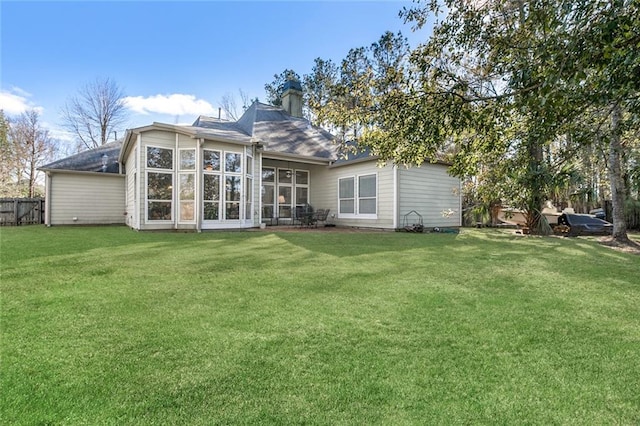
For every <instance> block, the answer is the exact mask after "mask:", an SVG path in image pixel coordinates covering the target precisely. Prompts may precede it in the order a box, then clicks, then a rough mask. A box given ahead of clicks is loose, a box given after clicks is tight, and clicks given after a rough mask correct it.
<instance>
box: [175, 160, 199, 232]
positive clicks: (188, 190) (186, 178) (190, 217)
mask: <svg viewBox="0 0 640 426" xmlns="http://www.w3.org/2000/svg"><path fill="white" fill-rule="evenodd" d="M179 153H180V154H179V162H178V170H179V173H178V206H179V207H178V211H179V214H178V219H179V220H180V222H193V221H194V220H195V219H196V217H195V193H196V175H195V169H196V150H195V149H181V150H180V151H179ZM185 171H186V172H185Z"/></svg>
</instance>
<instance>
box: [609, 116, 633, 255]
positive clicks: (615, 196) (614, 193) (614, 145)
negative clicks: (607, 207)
mask: <svg viewBox="0 0 640 426" xmlns="http://www.w3.org/2000/svg"><path fill="white" fill-rule="evenodd" d="M621 115H622V112H621V111H620V107H619V106H618V105H616V106H614V108H613V111H612V113H611V138H610V142H609V180H610V181H611V202H612V205H613V214H612V216H613V235H612V236H613V239H614V240H615V241H617V242H620V243H628V242H629V236H628V235H627V223H626V220H625V216H624V202H625V199H624V196H625V189H624V179H623V178H622V169H621V157H622V144H621V142H620V130H619V124H620V120H621V118H622V117H621Z"/></svg>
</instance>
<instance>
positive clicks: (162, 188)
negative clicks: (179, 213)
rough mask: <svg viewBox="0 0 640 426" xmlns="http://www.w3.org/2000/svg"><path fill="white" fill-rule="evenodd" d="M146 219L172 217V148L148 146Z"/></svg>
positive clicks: (166, 219)
mask: <svg viewBox="0 0 640 426" xmlns="http://www.w3.org/2000/svg"><path fill="white" fill-rule="evenodd" d="M146 154H147V162H146V164H147V220H148V221H171V220H172V219H173V214H172V212H173V150H172V149H170V148H160V147H153V146H148V147H147V150H146Z"/></svg>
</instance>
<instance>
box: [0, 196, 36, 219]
mask: <svg viewBox="0 0 640 426" xmlns="http://www.w3.org/2000/svg"><path fill="white" fill-rule="evenodd" d="M44 206H45V203H44V198H0V226H20V225H36V224H41V223H44Z"/></svg>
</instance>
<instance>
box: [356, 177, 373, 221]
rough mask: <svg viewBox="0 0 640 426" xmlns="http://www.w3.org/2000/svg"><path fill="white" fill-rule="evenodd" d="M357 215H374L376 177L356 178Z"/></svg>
mask: <svg viewBox="0 0 640 426" xmlns="http://www.w3.org/2000/svg"><path fill="white" fill-rule="evenodd" d="M358 213H359V214H376V175H367V176H359V177H358Z"/></svg>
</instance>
